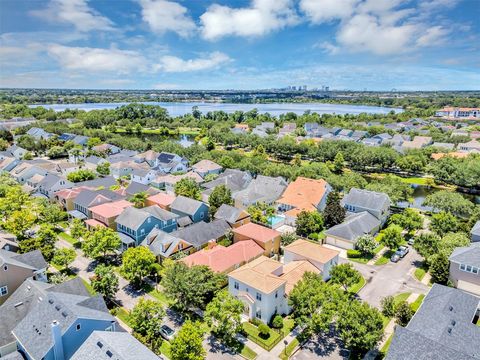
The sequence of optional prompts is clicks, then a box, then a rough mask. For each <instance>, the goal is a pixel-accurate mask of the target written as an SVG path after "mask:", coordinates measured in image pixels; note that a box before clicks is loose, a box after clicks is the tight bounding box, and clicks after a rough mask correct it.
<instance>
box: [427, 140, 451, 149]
mask: <svg viewBox="0 0 480 360" xmlns="http://www.w3.org/2000/svg"><path fill="white" fill-rule="evenodd" d="M431 146H433V147H435V148H438V149H444V150H453V149H455V144H451V143H442V142H434V143H433V144H432V145H431Z"/></svg>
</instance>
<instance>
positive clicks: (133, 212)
mask: <svg viewBox="0 0 480 360" xmlns="http://www.w3.org/2000/svg"><path fill="white" fill-rule="evenodd" d="M150 216H153V217H155V218H157V219H159V220H162V221H168V220H171V219H175V218H177V217H178V215H177V214H173V213H171V212H170V211H167V210H164V209H162V208H161V207H159V206H157V205H153V206H148V207H146V208H143V209H137V208H135V207H133V206H132V207H127V208H125V210H123V212H122V213H121V214H120V215H119V216H118V217H117V219H116V222H117V224H122V225H124V226H126V227H128V228H130V229H133V230H135V229H137V228H138V227H139V226H140V225H142V224H143V223H144V222H145V221H146V220H147V219H148V218H149V217H150Z"/></svg>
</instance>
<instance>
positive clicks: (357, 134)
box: [350, 130, 368, 141]
mask: <svg viewBox="0 0 480 360" xmlns="http://www.w3.org/2000/svg"><path fill="white" fill-rule="evenodd" d="M367 136H368V132H367V131H364V130H355V131H354V132H353V133H352V134H351V135H350V138H351V139H352V140H354V141H360V140H362V139H363V138H365V137H367Z"/></svg>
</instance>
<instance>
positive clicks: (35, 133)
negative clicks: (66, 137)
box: [26, 127, 54, 140]
mask: <svg viewBox="0 0 480 360" xmlns="http://www.w3.org/2000/svg"><path fill="white" fill-rule="evenodd" d="M26 135H30V136H32V137H34V138H35V140H48V139H50V138H51V137H53V136H54V135H53V134H51V133H49V132H46V131H45V130H43V129H40V128H37V127H32V128H30V129H28V131H27V132H26Z"/></svg>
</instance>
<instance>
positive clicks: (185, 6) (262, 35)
mask: <svg viewBox="0 0 480 360" xmlns="http://www.w3.org/2000/svg"><path fill="white" fill-rule="evenodd" d="M479 14H480V0H230V1H227V0H217V1H207V0H188V1H187V0H183V1H182V0H101V1H96V0H1V1H0V86H1V87H44V88H114V89H263V88H272V87H285V86H288V85H303V84H305V85H308V86H309V87H310V88H312V87H321V86H322V85H327V86H330V88H331V89H338V90H343V89H353V90H363V89H368V90H390V89H393V88H395V89H398V90H462V89H467V90H468V89H470V90H478V89H480V22H479V21H478V16H479Z"/></svg>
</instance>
